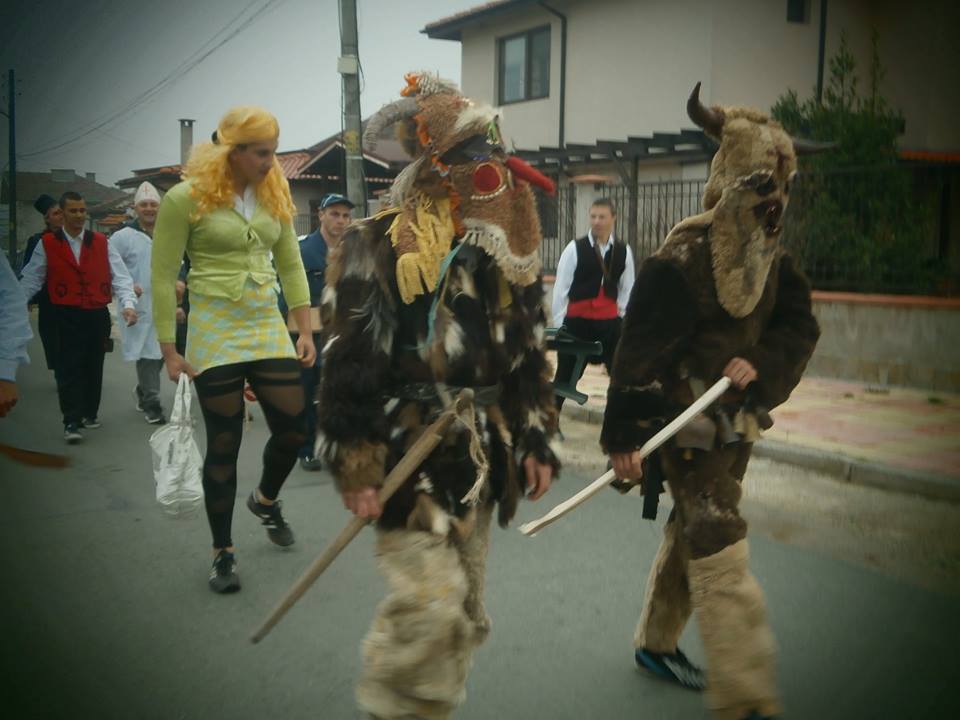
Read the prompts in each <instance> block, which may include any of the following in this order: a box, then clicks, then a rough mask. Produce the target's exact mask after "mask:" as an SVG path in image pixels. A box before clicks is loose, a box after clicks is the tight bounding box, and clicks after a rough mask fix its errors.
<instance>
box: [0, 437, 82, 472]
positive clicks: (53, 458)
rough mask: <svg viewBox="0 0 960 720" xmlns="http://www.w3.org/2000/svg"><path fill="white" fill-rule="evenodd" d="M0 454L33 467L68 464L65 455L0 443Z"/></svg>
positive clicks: (58, 466) (53, 466)
mask: <svg viewBox="0 0 960 720" xmlns="http://www.w3.org/2000/svg"><path fill="white" fill-rule="evenodd" d="M0 455H6V456H7V457H8V458H10V459H11V460H16V461H17V462H19V463H23V464H24V465H31V466H33V467H48V468H57V469H60V468H65V467H67V465H69V464H70V459H69V458H68V457H67V456H66V455H55V454H53V453H45V452H40V451H38V450H24V449H23V448H18V447H14V446H13V445H6V444H4V443H0Z"/></svg>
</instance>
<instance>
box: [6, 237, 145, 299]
mask: <svg viewBox="0 0 960 720" xmlns="http://www.w3.org/2000/svg"><path fill="white" fill-rule="evenodd" d="M84 232H85V231H81V232H80V234H79V235H78V236H77V237H73V236H72V235H70V233H68V232H67V231H66V229H65V228H64V229H63V236H64V237H65V238H66V239H67V243H68V244H69V245H70V250H71V252H73V256H74V257H75V258H76V259H77V262H78V263H79V262H80V251H81V250H82V248H83V233H84ZM107 259H108V260H109V262H110V284H111V286H112V288H113V294H114V295H115V296H116V298H117V301H118V302H119V303H120V307H122V308H123V309H124V310H126V309H127V308H135V307H136V306H137V295H136V293H135V292H134V291H133V279H132V278H131V277H130V273H128V272H127V266H126V265H124V264H123V259H122V258H121V257H120V253H118V252H117V250H116V248H114V247H112V246H111V245H110V244H109V243H107ZM46 284H47V252H46V250H45V249H44V246H43V240H41V241H40V242H38V243H37V247H36V249H35V250H34V251H33V255H31V256H30V262H28V263H27V264H26V267H24V268H23V275H22V277H21V278H20V288H21V289H22V290H23V294H24V295H26V296H27V297H28V298H31V297H33V296H34V295H36V294H37V293H38V292H39V291H40V290H41V289H43V287H44V286H45V285H46Z"/></svg>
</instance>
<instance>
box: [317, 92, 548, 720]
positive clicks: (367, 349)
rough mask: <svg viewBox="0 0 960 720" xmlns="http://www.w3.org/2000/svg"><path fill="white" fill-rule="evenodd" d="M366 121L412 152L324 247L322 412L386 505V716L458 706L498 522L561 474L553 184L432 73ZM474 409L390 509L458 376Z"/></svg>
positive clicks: (372, 697)
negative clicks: (542, 216) (400, 471)
mask: <svg viewBox="0 0 960 720" xmlns="http://www.w3.org/2000/svg"><path fill="white" fill-rule="evenodd" d="M407 83H408V86H407V88H406V89H405V90H404V92H403V93H402V94H403V95H404V97H403V98H402V99H401V100H399V101H397V102H395V103H393V104H391V105H388V106H386V107H385V108H383V109H382V110H381V111H380V112H379V113H378V114H377V115H376V116H374V117H373V118H372V119H371V120H370V122H369V123H368V127H367V133H366V138H365V144H366V146H367V147H374V146H375V143H376V138H377V137H378V136H379V135H380V134H381V133H382V132H383V131H384V130H385V129H386V127H387V126H389V125H397V130H398V135H399V136H400V137H401V139H402V141H403V142H404V144H405V146H406V147H407V149H408V151H409V152H410V154H411V156H412V157H413V162H412V163H411V164H410V165H409V166H408V167H407V168H406V169H405V170H404V171H403V172H402V173H401V174H400V175H399V176H398V177H397V179H396V181H395V183H394V186H393V188H392V191H391V195H390V200H391V202H390V207H389V208H388V209H387V210H385V211H383V212H380V213H379V214H377V215H376V216H374V217H372V218H369V219H366V220H362V221H360V222H357V223H355V224H354V225H353V226H351V228H350V229H348V231H347V232H346V234H345V236H344V238H343V241H342V242H341V244H340V246H339V248H338V249H337V250H336V251H335V252H334V253H333V254H332V255H331V258H330V265H329V267H328V270H327V288H326V291H325V294H324V298H323V306H322V309H321V313H322V317H323V322H324V328H325V343H326V344H325V347H324V349H323V358H324V360H323V368H324V369H323V376H322V379H321V393H320V404H319V425H320V427H321V429H322V430H323V433H324V435H325V437H326V442H327V447H326V457H327V460H328V462H329V463H330V466H331V468H332V470H333V473H334V475H335V476H336V479H337V482H338V485H339V489H340V491H341V493H342V495H343V499H344V503H345V504H346V505H347V506H348V507H349V508H350V509H352V510H353V511H354V512H355V513H356V514H358V515H359V516H362V517H377V518H379V519H378V524H377V528H378V539H377V556H378V560H379V564H380V567H381V569H382V571H383V572H384V574H385V575H386V577H387V580H388V583H389V585H390V594H389V596H388V597H387V598H386V600H384V602H383V603H382V604H381V605H380V607H379V609H378V611H377V616H376V618H375V619H374V622H373V626H372V627H371V629H370V632H369V634H368V635H367V638H366V640H365V642H364V646H363V656H364V672H363V677H362V679H361V682H360V684H359V686H358V689H357V699H358V702H359V704H360V706H361V708H363V709H364V710H365V711H366V712H368V713H370V715H371V716H373V717H376V718H383V719H385V720H386V719H392V718H404V719H412V718H429V719H431V720H433V719H440V718H447V717H449V716H450V715H451V713H452V711H453V710H454V708H455V707H456V706H457V705H458V704H460V703H461V702H462V701H463V698H464V683H465V680H466V675H467V669H468V667H469V664H470V658H471V655H472V652H473V650H474V648H475V647H476V646H477V645H479V643H480V642H481V641H482V640H483V638H484V637H485V635H486V634H487V632H488V629H489V621H488V619H487V615H486V612H485V611H484V607H483V600H482V593H483V579H484V563H485V558H486V553H487V543H488V535H489V526H490V522H491V517H492V514H493V512H494V510H496V509H497V508H499V509H498V518H499V522H500V524H501V525H506V524H507V523H508V522H509V521H510V519H511V518H512V516H513V514H514V512H515V510H516V507H517V503H518V500H519V499H520V498H521V497H522V496H523V495H524V494H525V493H528V496H529V497H530V498H531V499H536V498H538V497H540V496H541V495H542V494H543V493H544V492H545V491H546V490H547V488H548V487H549V485H550V483H551V481H552V479H553V478H554V477H555V476H556V474H557V472H558V470H559V463H558V462H557V459H556V456H555V455H554V453H553V452H552V451H551V449H550V446H549V440H550V438H551V435H552V434H553V432H554V429H555V427H556V411H555V409H554V403H553V392H552V387H551V384H550V373H551V370H550V368H549V366H548V363H547V361H546V359H545V357H544V348H543V331H544V326H545V314H544V311H543V308H542V306H541V305H542V300H543V289H542V286H541V280H540V275H539V271H540V267H539V256H538V248H539V244H540V239H541V236H540V225H539V221H538V218H537V214H536V209H535V205H534V197H533V193H532V190H531V187H530V184H531V183H533V184H537V185H540V186H542V187H543V188H544V189H546V190H548V191H552V189H553V187H552V183H550V181H549V180H547V178H545V177H543V176H542V175H540V174H539V173H537V172H536V171H535V170H533V168H531V167H530V166H529V165H526V164H525V163H523V162H522V161H519V160H518V159H517V158H512V157H508V156H507V155H506V153H505V152H504V150H503V147H502V144H501V139H500V131H499V127H498V125H497V121H496V116H495V114H494V112H493V110H492V109H491V108H488V107H484V106H481V105H478V104H475V103H473V102H472V101H470V100H468V99H467V98H465V97H463V96H462V95H461V94H460V93H459V92H458V91H457V90H456V88H454V87H453V86H452V85H450V84H449V83H447V82H445V81H442V80H439V79H437V78H436V77H434V76H431V75H428V74H411V75H408V76H407ZM462 387H471V388H473V389H474V391H475V397H476V401H475V403H476V406H475V417H473V418H467V419H466V420H465V421H464V422H462V423H458V424H455V426H454V430H452V431H451V432H450V433H449V435H448V437H446V438H445V439H444V441H443V442H442V443H441V445H440V447H439V448H438V449H437V450H436V451H435V452H434V453H433V454H432V455H431V456H430V457H429V458H428V459H427V460H426V461H425V462H424V463H423V464H422V466H421V467H420V468H419V469H418V471H417V472H415V473H414V474H413V476H412V477H411V478H410V480H409V481H408V483H407V484H406V485H405V486H404V487H402V488H401V489H400V490H399V491H398V492H397V494H396V495H394V496H393V497H392V498H391V499H390V500H389V501H388V502H387V503H386V505H385V506H384V507H383V508H381V507H379V505H378V502H377V499H376V491H375V488H376V487H377V486H378V485H379V484H380V483H381V482H382V480H383V478H384V475H385V472H387V471H389V470H390V468H391V467H392V466H394V465H395V464H396V463H397V462H398V460H399V458H400V457H401V456H402V455H403V453H404V452H405V451H406V449H407V448H409V447H410V445H411V444H412V443H413V442H414V441H415V440H416V439H417V437H418V436H419V435H420V433H421V432H422V431H423V429H424V427H425V426H427V425H428V424H429V423H430V422H432V421H433V420H434V419H435V418H436V416H437V414H438V412H439V411H440V410H441V408H442V407H443V406H444V405H445V404H446V403H447V402H449V400H450V398H452V397H453V396H454V395H455V394H456V391H457V389H458V388H462Z"/></svg>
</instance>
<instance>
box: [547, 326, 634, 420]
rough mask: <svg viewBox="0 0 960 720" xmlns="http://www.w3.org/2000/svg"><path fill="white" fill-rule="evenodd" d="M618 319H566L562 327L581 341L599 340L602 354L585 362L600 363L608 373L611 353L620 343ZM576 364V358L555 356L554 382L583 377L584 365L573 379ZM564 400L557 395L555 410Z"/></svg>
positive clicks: (566, 355)
mask: <svg viewBox="0 0 960 720" xmlns="http://www.w3.org/2000/svg"><path fill="white" fill-rule="evenodd" d="M620 322H621V320H620V318H618V317H617V318H613V319H612V320H590V319H588V318H578V317H566V318H564V320H563V326H564V327H565V328H566V329H567V330H568V331H569V332H570V333H571V334H572V335H576V336H577V337H578V338H580V339H581V340H587V341H590V342H592V341H595V340H599V341H600V343H601V344H602V345H603V354H602V355H594V356H592V357H589V358H587V362H588V363H591V364H595V363H598V362H602V363H603V364H604V366H605V367H606V368H607V372H608V373H609V372H610V369H611V367H612V366H613V353H614V351H615V350H616V349H617V343H618V342H620ZM575 364H576V356H574V355H570V354H567V353H560V354H558V355H557V372H556V375H554V377H553V381H554V382H555V383H556V382H573V381H576V380H580V378H581V377H583V371H584V370H585V369H586V365H584V366H583V367H581V368H580V374H579V375H577V377H573V368H574V365H575ZM563 401H564V398H562V397H560V396H559V395H557V409H558V410H559V409H560V408H562V407H563Z"/></svg>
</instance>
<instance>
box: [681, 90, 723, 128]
mask: <svg viewBox="0 0 960 720" xmlns="http://www.w3.org/2000/svg"><path fill="white" fill-rule="evenodd" d="M687 115H688V116H689V117H690V119H691V120H693V122H694V123H695V124H696V125H697V127H700V128H703V129H704V130H705V131H706V132H707V134H708V135H712V136H713V137H715V138H717V139H719V138H720V133H721V132H723V113H719V112H717V111H716V110H714V109H713V108H708V107H707V106H706V105H704V104H703V103H702V102H700V83H699V82H698V83H697V84H696V85H695V86H694V88H693V92H692V93H690V99H689V100H687Z"/></svg>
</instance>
